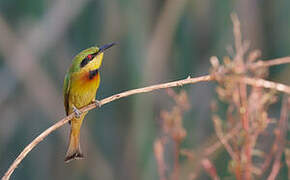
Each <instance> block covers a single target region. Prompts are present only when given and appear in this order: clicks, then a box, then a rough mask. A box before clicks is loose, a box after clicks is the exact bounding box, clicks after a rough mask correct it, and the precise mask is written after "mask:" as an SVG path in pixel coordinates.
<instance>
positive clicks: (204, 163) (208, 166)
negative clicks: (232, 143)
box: [201, 158, 220, 180]
mask: <svg viewBox="0 0 290 180" xmlns="http://www.w3.org/2000/svg"><path fill="white" fill-rule="evenodd" d="M201 164H202V166H203V168H204V169H205V170H206V172H207V173H208V174H209V175H210V177H211V178H212V179H213V180H219V179H220V178H219V176H218V175H217V172H216V168H215V166H214V165H213V164H212V163H211V162H210V160H209V159H207V158H204V159H203V160H202V161H201Z"/></svg>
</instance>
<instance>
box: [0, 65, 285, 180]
mask: <svg viewBox="0 0 290 180" xmlns="http://www.w3.org/2000/svg"><path fill="white" fill-rule="evenodd" d="M272 63H273V62H272ZM276 64H277V63H273V65H276ZM213 80H214V77H213V76H211V75H205V76H200V77H197V78H191V77H188V78H186V79H183V80H179V81H173V82H169V83H164V84H157V85H153V86H148V87H144V88H139V89H133V90H129V91H125V92H123V93H119V94H115V95H113V96H110V97H108V98H105V99H103V100H101V101H100V105H104V104H107V103H109V102H112V101H115V100H117V99H120V98H124V97H127V96H131V95H134V94H140V93H146V92H151V91H154V90H158V89H164V88H170V87H176V86H183V85H186V84H195V83H198V82H208V81H213ZM239 80H240V81H244V83H246V84H248V85H252V86H256V87H263V88H270V89H275V90H277V91H280V92H284V93H287V94H290V87H289V86H287V85H284V84H281V83H275V82H272V81H267V80H264V79H257V78H249V77H241V78H240V79H239ZM96 107H97V105H96V104H94V103H92V104H89V105H88V106H85V107H83V108H82V109H80V111H81V112H87V111H89V110H92V109H94V108H96ZM73 117H74V114H71V115H69V116H67V117H65V118H63V119H62V120H60V121H58V122H57V123H56V124H54V125H52V126H51V127H49V128H48V129H46V130H45V131H44V132H43V133H41V134H40V135H39V136H38V137H36V138H35V139H34V140H33V141H32V142H31V143H30V144H29V145H27V146H26V147H25V148H24V150H23V151H22V152H21V153H20V154H19V155H18V157H17V158H16V159H15V161H14V162H13V163H12V165H11V166H10V167H9V169H8V171H7V172H6V173H5V175H4V176H3V177H2V180H8V179H9V178H10V176H11V174H12V173H13V171H14V170H15V168H16V167H17V166H18V165H19V163H20V162H21V161H22V160H23V159H24V158H25V157H26V155H27V154H28V153H29V152H30V151H31V150H32V149H33V148H34V147H35V146H36V145H37V144H38V143H39V142H41V141H42V140H43V139H44V138H45V137H46V136H48V135H49V134H50V133H52V132H53V131H55V130H56V129H58V128H59V127H61V126H63V125H64V124H66V123H67V122H68V121H69V120H70V119H72V118H73Z"/></svg>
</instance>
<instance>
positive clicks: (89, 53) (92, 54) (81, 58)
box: [71, 43, 116, 72]
mask: <svg viewBox="0 0 290 180" xmlns="http://www.w3.org/2000/svg"><path fill="white" fill-rule="evenodd" d="M115 44H116V43H110V44H106V45H104V46H101V47H100V48H99V47H97V46H94V47H90V48H88V49H85V50H83V51H82V52H80V53H79V54H78V55H76V56H75V58H74V59H73V63H72V67H71V70H72V71H73V72H76V71H80V70H82V69H84V68H89V67H92V68H93V69H98V68H100V66H101V65H102V61H103V56H104V51H105V50H107V49H109V48H110V47H112V46H114V45H115Z"/></svg>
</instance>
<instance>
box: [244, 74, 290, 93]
mask: <svg viewBox="0 0 290 180" xmlns="http://www.w3.org/2000/svg"><path fill="white" fill-rule="evenodd" d="M240 81H242V82H244V83H246V84H248V85H251V86H255V87H263V88H267V89H273V90H276V91H279V92H284V93H286V94H290V86H287V85H285V84H282V83H276V82H273V81H268V80H264V79H260V78H250V77H241V78H240Z"/></svg>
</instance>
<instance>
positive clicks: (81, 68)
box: [63, 43, 116, 162]
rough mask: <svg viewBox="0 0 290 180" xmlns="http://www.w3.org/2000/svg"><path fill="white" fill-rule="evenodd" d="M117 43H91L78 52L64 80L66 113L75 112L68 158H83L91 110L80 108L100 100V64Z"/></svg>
mask: <svg viewBox="0 0 290 180" xmlns="http://www.w3.org/2000/svg"><path fill="white" fill-rule="evenodd" d="M115 44H116V43H109V44H106V45H103V46H101V47H100V48H99V47H97V46H94V47H90V48H88V49H85V50H83V51H81V52H80V53H79V54H77V55H76V56H75V57H74V59H73V61H72V64H71V66H70V67H69V69H68V71H67V73H66V74H65V78H64V83H63V97H64V107H65V112H66V115H67V116H68V115H69V114H71V113H75V116H74V117H73V118H72V119H71V120H70V121H69V124H70V138H69V139H70V140H69V145H68V150H67V153H66V156H65V159H64V160H65V162H70V161H72V160H75V159H83V158H84V156H83V154H82V151H81V147H80V129H81V126H82V122H83V119H84V118H85V116H86V114H87V112H85V113H81V112H80V111H79V109H80V108H82V107H84V106H86V105H88V104H91V103H96V104H97V106H100V102H99V101H98V100H96V93H97V90H98V88H99V85H100V72H99V70H100V67H101V65H102V61H103V56H104V51H105V50H107V49H109V48H111V47H112V46H114V45H115Z"/></svg>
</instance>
